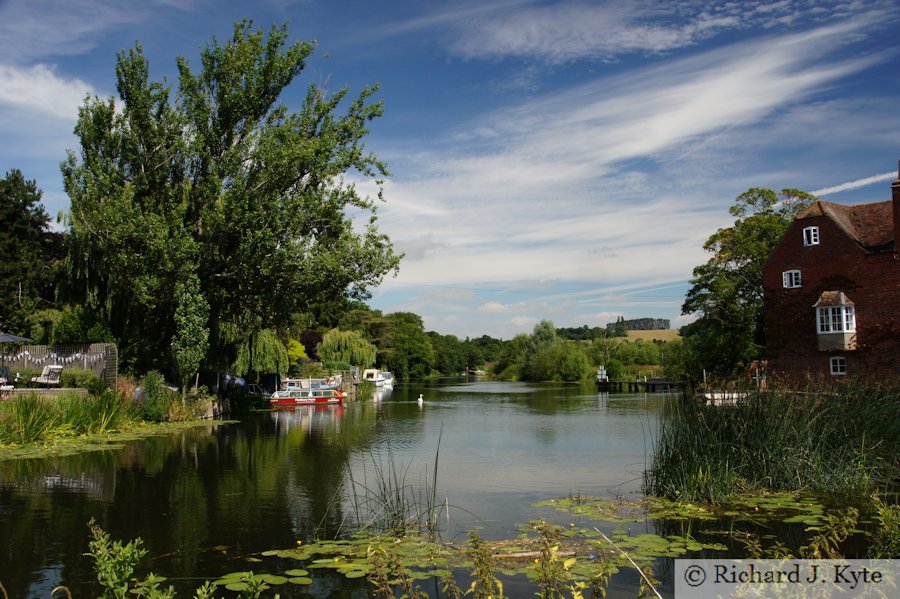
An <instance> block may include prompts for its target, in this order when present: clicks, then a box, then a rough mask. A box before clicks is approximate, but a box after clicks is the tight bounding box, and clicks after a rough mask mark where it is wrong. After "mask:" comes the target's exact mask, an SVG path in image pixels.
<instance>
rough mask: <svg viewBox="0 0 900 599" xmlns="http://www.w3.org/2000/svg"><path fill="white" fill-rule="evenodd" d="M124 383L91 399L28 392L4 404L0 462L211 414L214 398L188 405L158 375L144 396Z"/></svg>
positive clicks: (146, 382) (195, 398) (146, 383)
mask: <svg viewBox="0 0 900 599" xmlns="http://www.w3.org/2000/svg"><path fill="white" fill-rule="evenodd" d="M124 382H125V384H124V385H122V386H121V387H120V389H118V390H112V389H105V390H103V391H101V392H99V393H94V394H91V395H88V396H84V395H80V394H78V393H65V392H63V393H62V394H60V395H59V396H57V397H41V396H38V395H37V394H31V393H24V394H19V395H16V396H15V397H14V398H13V399H10V400H5V401H2V402H0V459H2V458H4V457H16V456H18V455H19V454H20V453H21V450H22V449H23V448H26V449H27V448H33V447H44V448H46V449H47V450H48V451H50V450H52V449H53V448H54V447H57V446H59V445H60V443H61V442H63V441H67V440H73V439H86V438H93V439H96V438H98V436H102V435H108V434H109V433H112V432H120V433H121V432H124V431H133V430H136V429H146V425H147V423H163V422H165V423H172V422H182V421H191V420H196V419H198V418H200V417H203V416H205V415H206V412H207V409H208V407H209V402H210V398H209V397H207V396H204V395H192V396H190V397H188V398H186V399H185V400H184V401H183V400H182V398H181V396H180V395H178V394H176V393H174V392H172V391H171V390H170V389H169V388H167V387H166V386H165V384H164V381H163V380H162V377H161V376H160V375H158V374H155V373H150V374H148V375H147V376H146V377H145V378H144V379H143V380H142V381H140V391H138V392H135V389H136V388H138V384H137V382H134V381H127V380H125V381H124ZM63 445H66V446H68V445H71V443H68V444H66V443H63ZM29 455H30V454H29Z"/></svg>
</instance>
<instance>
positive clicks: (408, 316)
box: [379, 312, 434, 378]
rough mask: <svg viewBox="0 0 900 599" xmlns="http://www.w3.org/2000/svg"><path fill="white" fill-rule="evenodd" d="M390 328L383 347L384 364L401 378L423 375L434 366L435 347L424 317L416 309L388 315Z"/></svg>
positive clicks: (428, 372) (382, 361)
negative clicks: (427, 330)
mask: <svg viewBox="0 0 900 599" xmlns="http://www.w3.org/2000/svg"><path fill="white" fill-rule="evenodd" d="M386 318H387V321H388V322H389V323H390V329H389V331H390V332H389V333H388V338H387V346H386V347H379V349H381V350H382V351H383V354H382V355H381V356H379V359H380V360H381V363H382V365H383V366H382V367H383V368H384V369H385V370H389V371H391V372H393V373H394V375H395V376H397V377H400V378H422V377H424V376H428V375H429V374H431V371H432V370H433V369H434V347H433V346H432V345H431V339H429V338H428V335H427V334H426V333H425V329H424V325H423V324H422V318H421V317H420V316H418V315H416V314H413V313H412V312H394V313H393V314H388V315H387V317H386Z"/></svg>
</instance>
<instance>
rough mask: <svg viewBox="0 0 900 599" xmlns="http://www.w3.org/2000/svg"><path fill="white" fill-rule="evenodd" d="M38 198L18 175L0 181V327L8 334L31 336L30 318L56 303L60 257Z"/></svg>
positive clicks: (11, 173)
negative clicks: (38, 311)
mask: <svg viewBox="0 0 900 599" xmlns="http://www.w3.org/2000/svg"><path fill="white" fill-rule="evenodd" d="M41 195H42V193H41V190H40V189H38V187H37V183H36V182H35V181H28V180H26V179H25V176H24V175H23V174H22V172H21V171H19V170H17V169H13V170H10V171H9V172H7V173H6V176H5V177H4V178H3V179H0V223H2V226H0V323H2V327H3V329H4V330H6V331H7V332H17V333H23V334H30V332H29V331H28V330H27V329H28V322H27V320H28V317H29V315H31V314H33V313H34V312H35V311H36V310H40V309H46V308H48V307H50V306H51V305H52V304H53V300H54V293H55V285H56V274H57V271H58V269H59V265H60V264H61V261H62V258H63V255H64V253H63V245H62V239H61V235H60V234H58V233H54V232H52V231H51V230H50V218H49V217H48V216H47V212H46V211H45V210H44V207H43V206H42V205H41V204H40V200H41Z"/></svg>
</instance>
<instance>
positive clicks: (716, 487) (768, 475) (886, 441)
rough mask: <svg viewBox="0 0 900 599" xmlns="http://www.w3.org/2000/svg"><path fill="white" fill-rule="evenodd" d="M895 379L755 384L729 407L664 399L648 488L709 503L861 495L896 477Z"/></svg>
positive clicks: (899, 397) (899, 463) (899, 438)
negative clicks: (778, 386) (783, 387)
mask: <svg viewBox="0 0 900 599" xmlns="http://www.w3.org/2000/svg"><path fill="white" fill-rule="evenodd" d="M898 414H900V386H898V385H896V384H895V385H874V384H873V385H852V386H849V385H848V386H845V387H842V388H839V389H833V390H827V391H816V390H810V391H809V392H806V393H786V392H774V391H757V392H753V393H751V394H750V395H749V396H748V397H746V398H745V399H742V400H739V401H737V402H736V403H735V404H734V405H720V406H715V405H707V403H706V402H705V401H704V399H703V398H702V397H695V396H685V397H684V398H682V399H680V400H674V401H672V402H669V404H668V405H667V406H666V408H665V409H664V410H663V414H662V422H661V425H660V430H659V433H658V438H657V440H656V443H655V448H654V451H653V463H652V465H651V467H650V469H649V470H648V471H647V472H646V474H645V480H644V483H645V489H646V491H647V492H648V493H651V494H653V495H659V496H663V497H669V498H673V499H681V500H685V501H703V502H711V503H716V502H720V501H723V500H726V499H728V498H729V497H732V496H734V495H735V494H737V493H741V492H755V491H764V490H780V491H795V490H808V491H814V492H821V493H824V494H827V495H832V496H838V497H858V498H862V497H864V496H866V495H868V494H869V493H870V492H872V491H876V490H879V489H881V490H883V489H885V488H889V487H893V486H896V485H897V484H898V483H900V475H898V472H900V458H898V456H900V418H898Z"/></svg>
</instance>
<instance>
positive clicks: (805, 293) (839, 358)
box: [763, 175, 900, 381]
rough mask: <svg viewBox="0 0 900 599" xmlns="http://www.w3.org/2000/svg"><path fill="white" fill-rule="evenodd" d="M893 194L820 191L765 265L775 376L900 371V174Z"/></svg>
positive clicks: (766, 308) (792, 377) (882, 376)
mask: <svg viewBox="0 0 900 599" xmlns="http://www.w3.org/2000/svg"><path fill="white" fill-rule="evenodd" d="M891 192H892V199H891V201H888V202H878V203H875V204H860V205H856V206H844V205H842V204H832V203H830V202H824V201H821V200H818V201H816V202H815V203H814V204H813V205H812V206H810V207H809V208H807V209H806V210H804V211H803V212H802V213H801V214H799V215H798V216H797V217H796V219H794V222H793V223H792V224H791V226H790V228H789V229H788V231H787V233H786V234H785V236H784V238H783V239H782V240H781V243H779V245H778V246H776V248H775V250H774V251H773V252H772V254H771V256H769V259H768V261H767V262H766V264H765V266H764V267H763V304H764V326H765V335H766V357H767V358H768V375H769V377H770V379H773V380H779V379H781V380H794V381H798V380H803V379H806V378H812V379H820V378H831V379H838V378H841V377H847V376H867V377H875V378H879V379H887V378H900V247H898V239H900V175H898V179H897V180H896V181H894V182H893V184H892V185H891Z"/></svg>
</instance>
